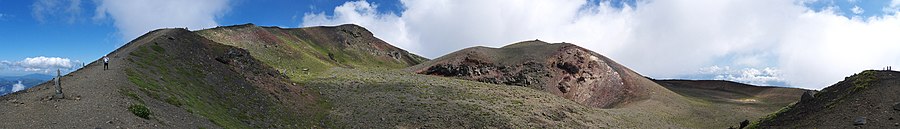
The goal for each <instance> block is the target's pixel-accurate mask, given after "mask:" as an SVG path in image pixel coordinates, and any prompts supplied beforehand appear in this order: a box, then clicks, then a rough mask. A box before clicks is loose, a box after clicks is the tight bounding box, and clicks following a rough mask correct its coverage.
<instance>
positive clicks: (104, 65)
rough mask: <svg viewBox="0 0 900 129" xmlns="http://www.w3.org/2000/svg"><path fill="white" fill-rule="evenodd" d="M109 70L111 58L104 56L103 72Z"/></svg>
mask: <svg viewBox="0 0 900 129" xmlns="http://www.w3.org/2000/svg"><path fill="white" fill-rule="evenodd" d="M107 69H109V57H106V56H103V70H107Z"/></svg>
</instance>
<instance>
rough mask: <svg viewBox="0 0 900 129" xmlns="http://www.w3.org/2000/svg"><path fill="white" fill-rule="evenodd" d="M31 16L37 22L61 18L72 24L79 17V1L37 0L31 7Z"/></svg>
mask: <svg viewBox="0 0 900 129" xmlns="http://www.w3.org/2000/svg"><path fill="white" fill-rule="evenodd" d="M31 15H32V16H33V17H34V19H35V20H37V21H38V22H47V20H51V19H48V18H52V17H61V18H65V19H64V20H65V21H67V22H68V23H74V22H75V21H77V20H78V19H79V18H80V17H81V0H37V1H35V2H34V3H33V4H32V5H31Z"/></svg>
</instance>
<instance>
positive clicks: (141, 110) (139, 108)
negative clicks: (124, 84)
mask: <svg viewBox="0 0 900 129" xmlns="http://www.w3.org/2000/svg"><path fill="white" fill-rule="evenodd" d="M128 111H131V113H133V114H134V115H135V116H138V117H141V118H144V119H150V114H152V113H150V109H148V108H147V107H146V106H144V105H141V104H132V105H131V106H128Z"/></svg>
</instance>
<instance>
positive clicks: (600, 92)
mask: <svg viewBox="0 0 900 129" xmlns="http://www.w3.org/2000/svg"><path fill="white" fill-rule="evenodd" d="M411 69H413V71H415V72H416V73H420V74H428V75H437V76H447V77H458V78H461V79H467V80H475V81H480V82H486V83H495V84H506V85H516V86H526V87H530V88H534V89H538V90H543V91H546V92H550V93H553V94H555V95H558V96H562V97H564V98H567V99H571V100H573V101H576V102H578V103H581V104H584V105H588V106H592V107H600V108H612V107H615V106H617V105H619V104H623V103H624V102H625V101H627V100H634V99H642V98H644V97H642V96H644V95H643V92H639V91H640V90H641V89H645V88H641V87H644V86H645V85H638V84H637V83H635V82H636V81H637V80H642V79H643V80H646V79H645V78H643V77H642V76H640V75H639V74H637V73H634V72H633V71H631V70H629V69H627V68H625V67H624V66H621V65H619V64H618V63H615V62H613V61H612V60H610V59H608V58H606V57H603V56H602V55H600V54H597V53H595V52H592V51H590V50H587V49H584V48H582V47H579V46H576V45H572V44H567V43H555V44H550V43H546V42H543V41H537V40H535V41H525V42H519V43H516V44H512V45H508V46H504V47H502V48H488V47H474V48H468V49H464V50H460V51H457V52H454V53H451V54H448V55H447V56H444V57H440V58H437V59H435V60H433V61H429V62H426V63H423V64H421V65H418V66H415V67H412V68H411ZM655 86H658V85H655Z"/></svg>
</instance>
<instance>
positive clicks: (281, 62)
mask: <svg viewBox="0 0 900 129" xmlns="http://www.w3.org/2000/svg"><path fill="white" fill-rule="evenodd" d="M302 32H303V31H301V30H281V29H272V28H259V27H250V28H215V29H207V30H202V31H198V34H200V35H202V36H204V37H206V38H208V39H210V40H213V41H216V42H219V43H223V44H226V45H230V46H234V47H238V48H242V49H246V50H247V51H249V52H250V54H251V55H252V56H253V57H254V58H256V59H258V60H260V61H262V62H263V63H265V64H268V65H269V66H272V67H274V68H275V69H277V70H279V71H280V72H281V73H283V74H285V75H287V76H288V77H290V78H291V80H293V81H297V82H306V81H308V80H309V79H313V78H316V77H317V76H319V75H321V73H322V72H324V71H326V70H328V69H330V68H332V67H345V68H363V69H368V68H375V69H399V68H405V67H408V64H406V63H404V62H401V61H397V60H394V59H382V58H380V57H376V56H374V55H373V54H377V53H379V52H375V51H373V50H370V49H369V48H357V47H350V48H340V47H337V46H335V45H334V44H329V43H319V42H317V41H315V40H309V39H313V38H304V37H302V36H300V35H305V34H302ZM247 35H252V36H247ZM269 36H271V37H269ZM235 37H242V39H234V38H235ZM243 37H246V38H243ZM268 38H274V40H266V39H268ZM267 41H268V42H267ZM272 41H274V42H272ZM419 58H421V57H419ZM419 58H416V59H413V60H415V61H418V62H422V61H425V60H426V59H424V58H421V59H419Z"/></svg>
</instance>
